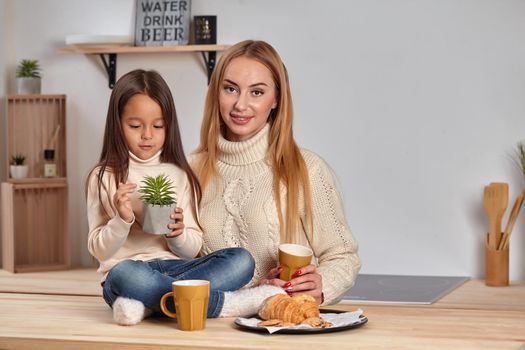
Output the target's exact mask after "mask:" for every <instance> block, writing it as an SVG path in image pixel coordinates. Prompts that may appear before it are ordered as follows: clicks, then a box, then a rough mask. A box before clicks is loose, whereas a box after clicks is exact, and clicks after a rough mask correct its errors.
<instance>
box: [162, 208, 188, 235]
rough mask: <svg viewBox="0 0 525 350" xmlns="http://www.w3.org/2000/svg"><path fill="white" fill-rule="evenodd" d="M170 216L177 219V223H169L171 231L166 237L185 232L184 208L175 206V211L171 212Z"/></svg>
mask: <svg viewBox="0 0 525 350" xmlns="http://www.w3.org/2000/svg"><path fill="white" fill-rule="evenodd" d="M170 217H171V218H172V219H173V220H175V223H174V224H169V225H168V228H169V229H170V230H171V233H168V234H166V235H165V236H166V238H173V237H177V236H178V235H180V234H182V232H184V215H183V214H182V208H175V211H174V212H173V213H171V216H170Z"/></svg>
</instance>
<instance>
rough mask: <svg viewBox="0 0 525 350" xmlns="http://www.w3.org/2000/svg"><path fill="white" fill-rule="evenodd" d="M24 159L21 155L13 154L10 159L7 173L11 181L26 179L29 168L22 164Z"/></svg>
mask: <svg viewBox="0 0 525 350" xmlns="http://www.w3.org/2000/svg"><path fill="white" fill-rule="evenodd" d="M25 160H26V157H25V156H24V155H22V154H15V155H14V156H12V157H11V165H10V166H9V172H10V174H11V177H12V178H13V179H23V178H24V177H27V173H28V171H29V167H28V166H27V165H25V164H24V162H25Z"/></svg>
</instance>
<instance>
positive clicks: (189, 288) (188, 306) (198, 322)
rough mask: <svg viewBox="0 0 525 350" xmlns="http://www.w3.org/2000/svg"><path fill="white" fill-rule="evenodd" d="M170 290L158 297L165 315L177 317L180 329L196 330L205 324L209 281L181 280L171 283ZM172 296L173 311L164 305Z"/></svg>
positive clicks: (202, 327)
mask: <svg viewBox="0 0 525 350" xmlns="http://www.w3.org/2000/svg"><path fill="white" fill-rule="evenodd" d="M171 287H172V289H173V291H172V292H169V293H166V294H164V295H163V296H162V298H161V299H160V308H161V310H162V312H164V314H165V315H166V316H169V317H171V318H175V319H177V323H178V325H179V328H180V330H183V331H196V330H200V329H204V327H205V326H206V316H207V315H208V299H209V297H210V281H206V280H183V281H174V282H173V283H172V284H171ZM170 296H171V297H173V302H174V304H175V312H176V313H173V312H171V311H170V310H168V308H167V307H166V301H167V300H168V298H169V297H170Z"/></svg>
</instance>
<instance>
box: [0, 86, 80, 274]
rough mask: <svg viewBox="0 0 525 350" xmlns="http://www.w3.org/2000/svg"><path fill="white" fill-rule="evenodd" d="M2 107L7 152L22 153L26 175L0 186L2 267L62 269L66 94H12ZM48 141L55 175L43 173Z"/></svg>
mask: <svg viewBox="0 0 525 350" xmlns="http://www.w3.org/2000/svg"><path fill="white" fill-rule="evenodd" d="M6 109H7V113H6V116H7V123H6V138H7V147H6V150H5V152H6V153H7V154H6V156H7V157H6V158H7V160H8V161H9V160H10V159H11V156H12V155H14V154H20V153H21V154H23V155H24V156H25V157H26V164H27V165H28V166H29V177H27V178H23V179H12V178H8V180H7V182H3V183H2V186H1V208H2V221H1V223H2V226H1V227H2V268H3V269H4V270H7V271H10V272H32V271H49V270H58V269H67V268H68V267H69V266H70V248H69V228H68V185H67V167H66V96H65V95H11V96H7V108H6ZM59 126H60V127H59ZM55 133H56V135H57V137H56V138H55V140H54V142H52V144H50V142H51V140H52V139H53V136H54V134H55ZM48 147H51V148H52V149H54V150H55V163H56V166H57V174H58V177H52V178H45V177H43V161H44V157H43V155H44V149H46V148H48ZM7 168H8V170H7V171H9V166H7Z"/></svg>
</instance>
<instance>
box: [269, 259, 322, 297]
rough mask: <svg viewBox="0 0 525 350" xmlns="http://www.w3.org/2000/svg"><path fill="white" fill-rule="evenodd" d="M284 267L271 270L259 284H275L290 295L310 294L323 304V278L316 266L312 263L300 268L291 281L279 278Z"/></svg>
mask: <svg viewBox="0 0 525 350" xmlns="http://www.w3.org/2000/svg"><path fill="white" fill-rule="evenodd" d="M281 271H282V267H280V266H278V267H275V268H273V269H271V270H270V272H269V273H268V276H267V277H266V278H263V279H261V280H260V282H259V284H273V285H274V286H278V287H281V288H284V289H285V290H286V292H287V293H288V295H291V296H293V295H294V294H310V295H311V296H313V297H314V298H315V300H316V301H317V302H318V303H319V304H322V302H323V278H322V276H321V275H320V274H318V273H317V271H316V269H315V266H314V265H312V264H310V265H307V266H305V267H302V268H300V269H299V270H297V271H296V272H295V274H294V278H292V280H291V281H288V282H287V281H283V280H281V279H279V273H280V272H281Z"/></svg>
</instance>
